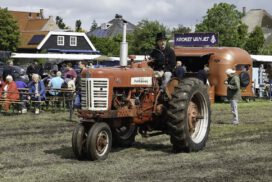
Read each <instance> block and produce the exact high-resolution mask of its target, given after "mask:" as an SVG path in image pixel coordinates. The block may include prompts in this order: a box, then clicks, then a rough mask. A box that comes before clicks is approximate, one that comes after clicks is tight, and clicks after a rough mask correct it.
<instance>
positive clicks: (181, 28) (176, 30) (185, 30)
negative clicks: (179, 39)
mask: <svg viewBox="0 0 272 182" xmlns="http://www.w3.org/2000/svg"><path fill="white" fill-rule="evenodd" d="M171 32H172V33H173V34H176V33H190V32H191V28H189V27H185V26H183V25H178V27H177V28H173V29H172V31H171Z"/></svg>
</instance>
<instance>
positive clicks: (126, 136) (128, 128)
mask: <svg viewBox="0 0 272 182" xmlns="http://www.w3.org/2000/svg"><path fill="white" fill-rule="evenodd" d="M136 134H137V126H136V125H135V124H132V123H129V124H127V125H124V126H121V127H119V128H113V130H112V135H113V146H115V147H129V146H131V145H133V143H134V142H135V136H136Z"/></svg>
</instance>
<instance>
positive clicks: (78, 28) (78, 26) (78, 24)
mask: <svg viewBox="0 0 272 182" xmlns="http://www.w3.org/2000/svg"><path fill="white" fill-rule="evenodd" d="M76 32H84V30H83V29H82V28H81V20H77V21H76Z"/></svg>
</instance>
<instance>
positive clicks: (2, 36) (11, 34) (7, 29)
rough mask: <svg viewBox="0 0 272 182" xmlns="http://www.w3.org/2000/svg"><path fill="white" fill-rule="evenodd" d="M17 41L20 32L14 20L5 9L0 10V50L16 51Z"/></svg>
mask: <svg viewBox="0 0 272 182" xmlns="http://www.w3.org/2000/svg"><path fill="white" fill-rule="evenodd" d="M19 40H20V31H19V27H18V25H17V22H16V20H15V19H14V18H13V17H12V16H11V15H10V14H9V12H8V10H7V9H1V8H0V50H3V51H16V49H17V47H18V46H19V42H20V41H19Z"/></svg>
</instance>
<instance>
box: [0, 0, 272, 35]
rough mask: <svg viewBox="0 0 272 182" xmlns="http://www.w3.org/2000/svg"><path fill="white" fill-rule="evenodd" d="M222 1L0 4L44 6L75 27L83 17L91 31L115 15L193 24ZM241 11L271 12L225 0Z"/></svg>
mask: <svg viewBox="0 0 272 182" xmlns="http://www.w3.org/2000/svg"><path fill="white" fill-rule="evenodd" d="M220 2H222V1H221V0H137V1H135V0H99V1H97V0H77V1H75V0H73V1H69V0H44V1H37V0H24V1H23V0H0V4H1V7H8V9H10V10H20V11H35V12H38V11H39V9H44V13H45V16H46V17H47V16H49V15H51V16H53V17H56V16H60V17H62V18H63V21H64V23H66V24H67V25H69V26H70V27H71V28H74V27H75V22H76V20H78V19H80V20H81V22H82V27H83V28H84V29H85V30H89V28H90V27H91V24H92V22H93V20H96V22H97V23H98V24H99V25H100V24H101V23H105V22H108V21H110V20H111V19H113V18H114V16H115V14H121V15H123V17H124V18H125V19H126V20H128V21H130V22H132V23H134V24H137V23H138V22H139V21H141V20H142V19H149V20H157V21H159V22H160V23H162V24H164V25H165V26H167V27H173V26H178V25H184V26H193V25H195V24H196V23H199V22H201V21H202V18H203V16H204V15H205V14H206V12H207V10H208V9H209V8H212V7H213V5H214V3H220ZM224 2H226V3H230V4H234V5H236V7H237V9H238V10H240V11H242V7H244V6H245V7H246V8H247V10H249V9H253V8H259V9H266V10H267V12H269V13H270V14H272V6H271V3H270V2H269V0H258V1H257V0H225V1H224Z"/></svg>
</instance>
